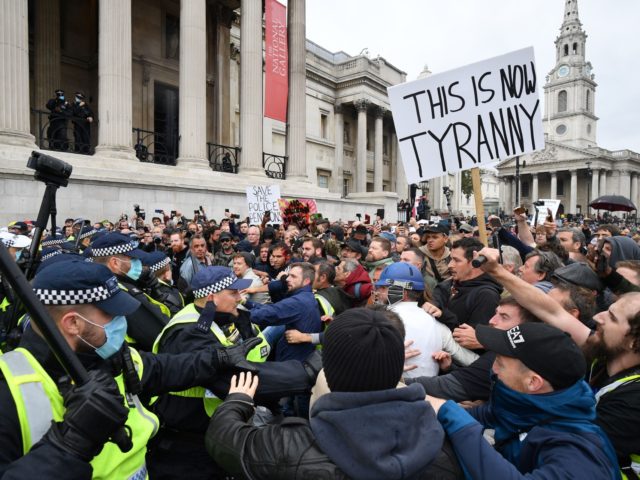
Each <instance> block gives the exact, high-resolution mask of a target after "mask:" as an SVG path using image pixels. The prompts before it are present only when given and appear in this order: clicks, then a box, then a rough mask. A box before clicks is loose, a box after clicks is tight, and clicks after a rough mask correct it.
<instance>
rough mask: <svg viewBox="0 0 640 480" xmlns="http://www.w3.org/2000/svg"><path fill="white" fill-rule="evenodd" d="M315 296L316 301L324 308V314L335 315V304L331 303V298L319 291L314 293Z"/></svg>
mask: <svg viewBox="0 0 640 480" xmlns="http://www.w3.org/2000/svg"><path fill="white" fill-rule="evenodd" d="M313 296H314V297H316V301H317V302H318V304H319V305H320V308H321V309H322V315H329V316H330V317H333V316H334V315H335V313H336V311H335V309H334V308H333V305H331V304H330V303H329V300H327V299H326V298H324V297H323V296H322V295H320V294H319V293H314V294H313Z"/></svg>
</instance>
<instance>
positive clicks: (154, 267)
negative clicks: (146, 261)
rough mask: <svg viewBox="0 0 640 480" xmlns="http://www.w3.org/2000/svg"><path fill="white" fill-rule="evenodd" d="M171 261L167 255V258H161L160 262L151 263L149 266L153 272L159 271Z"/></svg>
mask: <svg viewBox="0 0 640 480" xmlns="http://www.w3.org/2000/svg"><path fill="white" fill-rule="evenodd" d="M169 263H171V260H169V257H166V258H163V259H162V260H160V261H159V262H158V263H154V264H153V265H151V267H149V269H150V270H151V271H152V272H157V271H158V270H162V269H163V268H164V267H166V266H167V265H169Z"/></svg>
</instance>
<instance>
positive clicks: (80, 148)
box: [72, 92, 93, 154]
mask: <svg viewBox="0 0 640 480" xmlns="http://www.w3.org/2000/svg"><path fill="white" fill-rule="evenodd" d="M72 112H73V117H74V118H73V140H74V151H75V152H76V153H85V154H86V153H90V150H91V124H92V123H93V110H91V108H90V107H89V105H87V103H86V102H85V96H84V93H82V92H76V98H75V102H74V104H73V108H72Z"/></svg>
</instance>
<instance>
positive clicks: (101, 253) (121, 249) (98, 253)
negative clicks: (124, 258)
mask: <svg viewBox="0 0 640 480" xmlns="http://www.w3.org/2000/svg"><path fill="white" fill-rule="evenodd" d="M134 248H135V247H134V246H133V244H132V243H123V244H120V245H115V246H113V247H104V248H93V249H92V250H91V256H92V257H111V256H112V255H118V254H119V253H128V252H130V251H131V250H133V249H134Z"/></svg>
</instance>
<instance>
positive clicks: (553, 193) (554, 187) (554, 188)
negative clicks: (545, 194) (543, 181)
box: [549, 172, 558, 200]
mask: <svg viewBox="0 0 640 480" xmlns="http://www.w3.org/2000/svg"><path fill="white" fill-rule="evenodd" d="M549 197H550V198H551V199H552V200H556V199H557V198H558V173H557V172H551V189H550V192H549Z"/></svg>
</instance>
